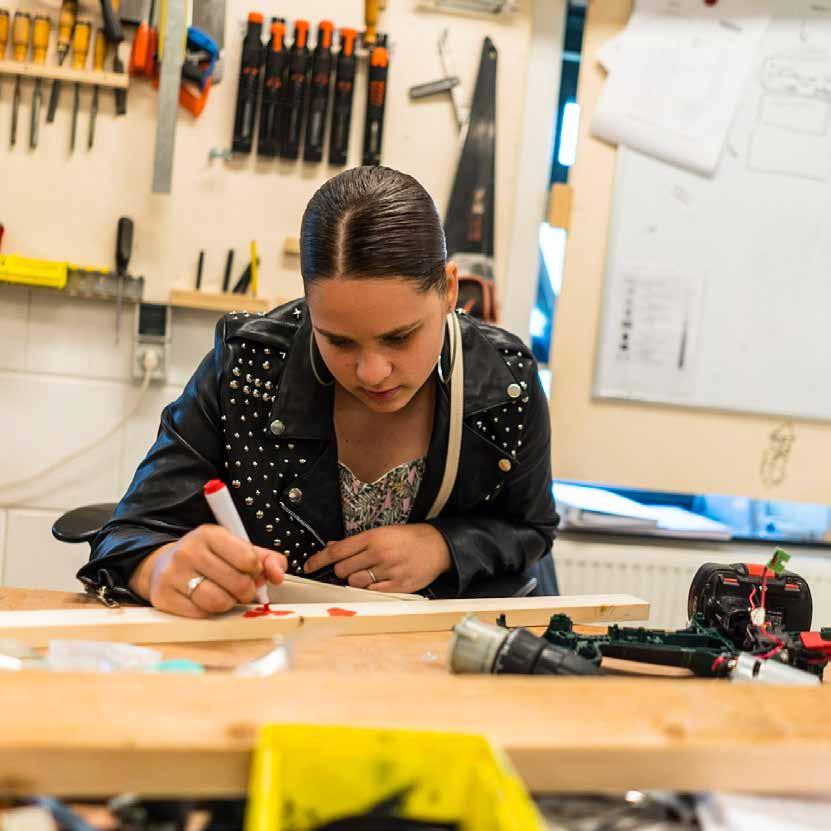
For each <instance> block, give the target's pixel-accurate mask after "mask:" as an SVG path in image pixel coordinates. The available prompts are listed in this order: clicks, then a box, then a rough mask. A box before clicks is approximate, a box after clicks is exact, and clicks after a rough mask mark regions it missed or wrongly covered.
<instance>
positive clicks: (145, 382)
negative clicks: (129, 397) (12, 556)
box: [0, 350, 159, 508]
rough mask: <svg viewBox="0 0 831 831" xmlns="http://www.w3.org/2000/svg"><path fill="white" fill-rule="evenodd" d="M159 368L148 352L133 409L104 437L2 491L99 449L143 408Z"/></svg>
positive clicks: (7, 505) (1, 488)
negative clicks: (153, 376)
mask: <svg viewBox="0 0 831 831" xmlns="http://www.w3.org/2000/svg"><path fill="white" fill-rule="evenodd" d="M158 366H159V360H158V355H157V354H156V353H155V352H153V351H151V350H148V351H146V352H145V353H144V359H143V367H144V378H142V381H141V389H139V393H138V397H137V398H136V401H135V403H134V404H133V407H132V409H131V410H130V411H129V412H128V413H127V414H126V415H125V416H124V417H123V418H122V419H121V420H120V421H119V422H118V423H117V424H116V425H115V426H114V427H113V428H111V429H110V430H108V431H107V432H106V433H104V435H103V436H99V437H98V438H97V439H95V441H92V442H90V443H89V444H86V445H84V446H83V447H80V448H78V450H76V451H74V452H73V453H70V454H69V455H68V456H64V458H62V459H59V460H58V461H57V462H53V463H52V464H51V465H49V467H45V468H43V470H39V471H38V472H37V473H33V474H32V475H31V476H27V477H25V478H24V479H18V480H17V481H16V482H2V483H0V491H4V490H11V489H14V488H20V487H23V486H24V485H28V484H29V483H30V482H34V481H35V480H37V479H42V478H43V477H44V476H46V474H47V473H52V471H54V470H57V469H58V468H59V467H62V466H63V465H65V464H68V463H69V462H74V461H75V460H76V459H78V458H79V457H81V456H83V455H84V454H86V453H88V452H89V451H90V450H93V449H94V448H96V447H98V445H99V444H103V443H104V442H105V441H107V439H109V438H110V436H112V435H114V434H115V433H117V432H118V431H119V430H120V429H121V428H122V427H123V426H124V425H125V424H126V423H127V422H128V421H129V420H130V419H131V418H132V417H133V416H134V415H135V414H136V412H137V411H138V408H139V406H141V402H142V401H143V400H144V394H145V393H146V392H147V388H148V387H149V386H150V379H151V376H152V375H153V371H154V370H155V369H156V368H157V367H158ZM17 504H20V503H18V502H0V507H2V508H10V507H12V506H13V505H17Z"/></svg>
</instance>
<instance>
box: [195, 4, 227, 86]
mask: <svg viewBox="0 0 831 831" xmlns="http://www.w3.org/2000/svg"><path fill="white" fill-rule="evenodd" d="M191 26H193V27H195V28H196V29H199V31H200V32H204V33H205V34H206V35H207V36H208V37H209V38H210V39H211V40H212V41H213V42H214V43H215V44H216V49H217V57H216V65H215V66H214V70H213V73H212V74H211V86H212V87H215V86H216V85H217V84H219V83H220V82H221V81H222V77H223V74H224V69H225V0H193V19H192V20H191Z"/></svg>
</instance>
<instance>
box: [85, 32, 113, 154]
mask: <svg viewBox="0 0 831 831" xmlns="http://www.w3.org/2000/svg"><path fill="white" fill-rule="evenodd" d="M108 46H109V44H108V43H107V36H106V34H105V33H104V30H103V29H98V30H97V31H96V33H95V46H94V52H93V59H92V60H93V69H94V70H95V71H96V72H101V71H103V69H104V63H105V62H106V60H107V51H108ZM98 90H99V87H98V84H95V86H93V88H92V107H91V108H90V111H89V135H88V136H87V150H92V145H93V143H94V142H95V120H96V118H97V117H98Z"/></svg>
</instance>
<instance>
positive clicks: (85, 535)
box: [52, 502, 557, 597]
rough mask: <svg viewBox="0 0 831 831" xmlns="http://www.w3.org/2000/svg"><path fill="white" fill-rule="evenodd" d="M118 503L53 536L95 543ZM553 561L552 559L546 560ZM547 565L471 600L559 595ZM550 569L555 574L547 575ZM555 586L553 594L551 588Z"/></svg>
mask: <svg viewBox="0 0 831 831" xmlns="http://www.w3.org/2000/svg"><path fill="white" fill-rule="evenodd" d="M115 506H116V503H115V502H99V503H98V504H96V505H84V506H83V507H81V508H74V509H73V510H71V511H67V512H66V513H65V514H63V515H61V516H59V517H58V519H57V520H55V524H54V525H53V526H52V536H53V537H54V538H55V539H56V540H59V541H60V542H70V543H78V542H86V543H90V544H91V543H92V541H93V540H94V539H95V537H96V535H97V534H98V532H99V531H100V530H101V529H102V528H103V527H104V525H105V524H106V522H107V520H108V519H109V518H110V517H111V516H112V515H113V511H115ZM546 559H547V560H549V561H550V560H551V558H550V557H547V558H546ZM545 565H547V564H545V563H543V562H540V563H535V564H534V566H533V567H532V570H534V571H535V572H536V573H535V574H534V575H529V574H506V575H504V576H502V577H494V578H493V579H491V580H483V581H481V582H480V583H477V584H475V585H474V586H472V587H471V589H470V590H469V591H468V593H467V596H468V597H527V596H528V595H530V594H532V593H533V592H534V590H535V589H536V588H537V586H538V585H539V586H540V589H541V590H542V591H541V593H542V594H557V591H556V585H557V583H556V580H555V579H554V566H553V563H552V564H551V565H550V566H549V568H548V569H545ZM544 569H545V571H547V570H550V571H551V575H550V579H549V575H548V574H547V573H545V571H544ZM549 583H550V584H551V585H552V586H553V591H552V589H551V588H550V586H549Z"/></svg>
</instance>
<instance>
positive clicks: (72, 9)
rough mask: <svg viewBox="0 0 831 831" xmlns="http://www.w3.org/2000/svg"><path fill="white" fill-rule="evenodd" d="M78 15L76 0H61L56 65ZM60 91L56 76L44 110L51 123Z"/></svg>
mask: <svg viewBox="0 0 831 831" xmlns="http://www.w3.org/2000/svg"><path fill="white" fill-rule="evenodd" d="M77 16H78V0H63V3H61V13H60V15H59V16H58V66H63V62H64V59H65V58H66V55H67V52H69V44H70V43H71V42H72V30H73V29H74V28H75V18H76V17H77ZM60 91H61V82H60V81H59V80H58V79H57V78H56V79H55V80H54V81H52V89H51V90H50V92H49V109H47V111H46V123H47V124H51V123H52V122H53V121H54V120H55V112H56V111H57V109H58V95H59V94H60Z"/></svg>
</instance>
